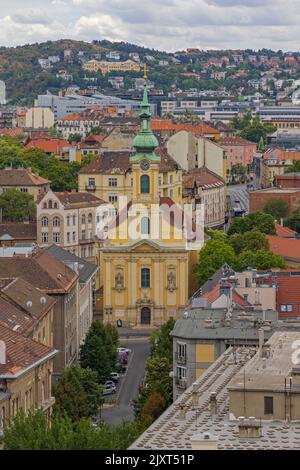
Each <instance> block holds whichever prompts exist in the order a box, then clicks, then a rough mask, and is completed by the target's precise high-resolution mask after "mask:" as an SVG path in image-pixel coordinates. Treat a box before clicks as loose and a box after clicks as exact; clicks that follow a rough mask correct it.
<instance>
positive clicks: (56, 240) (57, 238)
mask: <svg viewBox="0 0 300 470" xmlns="http://www.w3.org/2000/svg"><path fill="white" fill-rule="evenodd" d="M53 243H60V233H59V232H53Z"/></svg>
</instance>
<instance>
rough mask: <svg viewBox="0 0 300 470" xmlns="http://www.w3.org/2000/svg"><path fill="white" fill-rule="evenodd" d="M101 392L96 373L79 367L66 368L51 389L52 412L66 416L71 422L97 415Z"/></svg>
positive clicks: (100, 402)
mask: <svg viewBox="0 0 300 470" xmlns="http://www.w3.org/2000/svg"><path fill="white" fill-rule="evenodd" d="M102 392H103V390H102V387H101V386H100V385H99V383H98V375H97V372H94V371H92V370H90V369H82V368H81V367H79V366H71V367H68V368H66V369H64V370H63V372H62V374H61V378H60V381H59V383H58V384H57V385H54V387H53V393H54V396H55V406H54V410H56V411H59V412H60V413H61V414H66V415H67V416H68V417H69V418H70V419H71V420H72V421H78V420H79V419H81V418H89V417H91V416H93V415H95V414H96V413H98V411H99V409H100V407H101V405H102V404H103V398H102Z"/></svg>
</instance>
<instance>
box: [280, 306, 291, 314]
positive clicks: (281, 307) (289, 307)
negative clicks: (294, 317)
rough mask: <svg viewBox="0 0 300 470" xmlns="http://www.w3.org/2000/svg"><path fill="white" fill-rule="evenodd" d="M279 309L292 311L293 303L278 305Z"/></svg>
mask: <svg viewBox="0 0 300 470" xmlns="http://www.w3.org/2000/svg"><path fill="white" fill-rule="evenodd" d="M280 311H281V312H292V311H293V305H291V304H281V305H280Z"/></svg>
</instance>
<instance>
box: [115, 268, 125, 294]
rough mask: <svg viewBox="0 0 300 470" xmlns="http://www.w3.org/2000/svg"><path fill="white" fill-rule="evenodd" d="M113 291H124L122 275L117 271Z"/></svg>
mask: <svg viewBox="0 0 300 470" xmlns="http://www.w3.org/2000/svg"><path fill="white" fill-rule="evenodd" d="M115 289H116V290H117V291H118V292H121V290H123V289H124V275H123V271H118V272H117V273H116V275H115Z"/></svg>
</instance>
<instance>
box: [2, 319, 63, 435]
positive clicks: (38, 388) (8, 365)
mask: <svg viewBox="0 0 300 470" xmlns="http://www.w3.org/2000/svg"><path fill="white" fill-rule="evenodd" d="M56 354H57V351H56V350H55V349H53V348H52V347H49V346H45V345H43V344H41V343H38V342H37V341H35V340H33V339H31V338H27V337H25V336H23V335H22V334H20V333H19V332H17V331H13V330H12V329H11V328H8V327H6V326H5V325H3V324H2V322H1V321H0V436H1V435H2V434H3V430H4V428H5V427H6V426H8V425H9V424H10V421H11V420H12V419H13V418H14V417H15V416H16V414H17V413H18V411H20V410H23V411H24V412H25V413H26V412H28V410H29V409H30V408H31V407H33V406H34V407H37V408H40V409H42V410H43V412H44V413H45V414H46V416H50V415H51V410H52V406H53V404H54V401H55V400H54V397H52V393H51V387H52V381H51V378H52V372H53V360H54V358H55V356H56Z"/></svg>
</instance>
